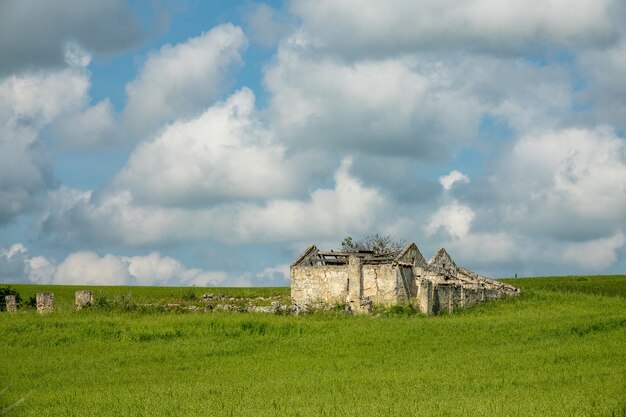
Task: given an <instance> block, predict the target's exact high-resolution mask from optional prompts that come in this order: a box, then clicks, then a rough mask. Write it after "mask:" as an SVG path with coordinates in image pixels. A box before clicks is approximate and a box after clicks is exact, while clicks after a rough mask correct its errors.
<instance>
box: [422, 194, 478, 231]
mask: <svg viewBox="0 0 626 417" xmlns="http://www.w3.org/2000/svg"><path fill="white" fill-rule="evenodd" d="M475 216H476V214H475V213H474V211H473V210H472V209H471V207H468V206H466V205H463V204H460V203H459V202H458V201H452V202H451V203H449V204H446V205H444V206H441V207H439V209H437V211H436V212H435V213H433V215H432V216H431V217H430V219H429V220H428V223H427V225H426V232H427V233H428V234H429V235H433V234H435V233H436V232H437V231H438V230H439V229H443V230H445V231H446V232H447V233H448V235H449V236H451V237H453V238H455V239H463V238H465V237H466V236H467V234H468V232H469V230H470V226H471V225H472V221H473V220H474V217H475Z"/></svg>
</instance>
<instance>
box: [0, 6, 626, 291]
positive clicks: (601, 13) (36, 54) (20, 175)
mask: <svg viewBox="0 0 626 417" xmlns="http://www.w3.org/2000/svg"><path fill="white" fill-rule="evenodd" d="M624 21H626V2H624V1H623V0H578V1H576V2H572V1H570V0H524V1H521V0H520V1H513V0H466V1H463V2H459V1H456V0H455V1H453V0H386V1H378V0H368V1H366V0H342V1H340V2H339V1H334V0H290V1H284V2H281V1H271V2H254V1H240V2H237V1H228V2H223V1H217V0H212V1H200V0H182V1H173V0H137V1H125V0H93V1H90V2H87V3H86V2H84V1H81V0H58V1H55V2H49V1H44V0H2V1H0V283H41V284H50V283H54V284H80V285H175V286H191V285H195V286H267V285H269V286H282V285H288V284H289V264H290V263H291V262H292V261H293V260H294V259H295V258H296V257H297V255H298V254H299V253H301V252H302V251H303V250H304V249H305V248H306V247H307V246H308V245H310V244H311V243H315V244H316V245H317V246H318V247H320V248H322V249H326V250H329V249H337V248H338V247H339V246H340V243H341V241H342V239H343V238H344V237H346V236H352V237H354V238H359V237H362V236H365V235H367V234H370V233H381V234H386V235H387V234H388V235H391V236H393V237H394V238H396V239H398V240H405V241H407V242H411V241H413V242H415V243H416V244H417V246H418V247H419V248H420V250H421V251H422V253H423V254H424V256H425V257H426V258H427V259H428V258H429V257H430V256H431V255H432V254H433V253H434V252H435V251H436V249H437V248H439V247H445V248H446V249H447V250H448V252H449V253H450V254H451V256H452V257H453V258H454V259H455V260H456V262H457V263H458V264H459V265H462V266H464V267H466V268H469V269H471V270H473V271H476V272H479V273H482V274H485V275H487V276H491V277H496V278H497V277H511V276H514V275H516V274H517V275H518V276H541V275H578V274H614V273H624V272H625V271H626V26H624V24H623V22H624Z"/></svg>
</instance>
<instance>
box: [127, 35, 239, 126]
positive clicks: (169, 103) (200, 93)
mask: <svg viewBox="0 0 626 417" xmlns="http://www.w3.org/2000/svg"><path fill="white" fill-rule="evenodd" d="M246 46H247V40H246V37H245V35H244V34H243V32H242V30H241V29H240V28H239V27H237V26H233V25H231V24H224V25H221V26H217V27H215V28H213V29H211V30H210V31H208V32H206V33H203V34H202V35H200V36H198V37H195V38H190V39H188V40H187V41H186V42H184V43H180V44H177V45H165V46H163V47H161V49H160V50H159V51H158V52H157V53H153V54H151V55H149V56H148V58H147V59H146V61H145V63H144V64H143V67H142V69H141V71H140V73H139V75H138V76H137V78H136V79H135V80H134V81H132V82H130V83H129V84H128V85H127V86H126V93H127V95H128V103H127V105H126V108H125V110H124V114H123V119H124V122H125V126H126V127H127V128H128V129H130V132H131V133H133V134H135V135H139V136H140V137H143V136H145V135H147V134H150V133H153V132H154V131H155V130H157V129H158V128H159V127H161V126H163V125H165V124H167V123H169V122H172V121H174V120H176V119H178V118H186V117H192V116H195V115H196V113H197V112H199V111H201V110H202V109H205V108H206V107H207V106H208V105H210V104H211V103H212V101H213V100H215V98H216V97H217V96H218V95H219V93H220V92H221V87H222V84H223V83H225V82H226V81H227V80H228V70H229V68H230V67H231V66H232V65H233V64H236V63H239V62H241V52H242V51H243V50H244V49H245V48H246Z"/></svg>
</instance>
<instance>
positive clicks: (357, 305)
mask: <svg viewBox="0 0 626 417" xmlns="http://www.w3.org/2000/svg"><path fill="white" fill-rule="evenodd" d="M362 266H363V262H362V260H361V258H359V257H358V256H354V255H350V257H348V305H349V306H350V310H352V311H353V312H355V313H360V312H362V309H361V301H362V296H363V290H362V286H363V285H362V284H363V268H362Z"/></svg>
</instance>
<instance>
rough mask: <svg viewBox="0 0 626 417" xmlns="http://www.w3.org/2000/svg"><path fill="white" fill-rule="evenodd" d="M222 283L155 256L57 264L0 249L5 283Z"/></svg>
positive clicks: (89, 255)
mask: <svg viewBox="0 0 626 417" xmlns="http://www.w3.org/2000/svg"><path fill="white" fill-rule="evenodd" d="M269 273H270V272H269V270H268V274H269ZM226 279H227V274H226V273H225V272H222V271H207V270H202V269H199V268H186V267H185V266H184V265H183V264H181V263H180V262H179V261H177V260H176V259H174V258H171V257H168V256H162V255H161V254H160V253H158V252H152V253H150V254H148V255H145V256H130V257H127V256H116V255H112V254H105V255H104V256H99V255H98V254H96V253H94V252H89V251H80V252H74V253H71V254H69V255H68V256H67V257H66V258H65V259H64V260H63V261H62V262H60V263H57V262H55V261H54V260H50V259H47V258H45V257H43V256H31V255H30V254H29V251H28V249H27V248H26V247H25V246H24V245H22V244H19V243H17V244H14V245H12V246H11V247H10V248H9V249H4V248H2V247H0V282H5V283H18V282H29V283H37V284H65V285H70V284H74V285H78V284H80V285H177V286H189V285H195V286H213V285H216V284H219V283H222V282H224V281H226Z"/></svg>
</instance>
